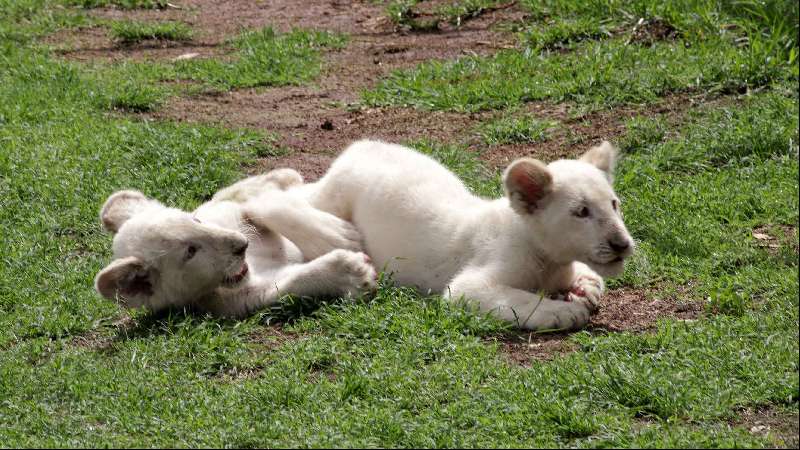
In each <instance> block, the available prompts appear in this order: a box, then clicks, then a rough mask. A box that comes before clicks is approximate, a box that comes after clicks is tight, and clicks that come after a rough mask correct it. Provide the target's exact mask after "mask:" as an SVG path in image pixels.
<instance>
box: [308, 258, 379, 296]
mask: <svg viewBox="0 0 800 450" xmlns="http://www.w3.org/2000/svg"><path fill="white" fill-rule="evenodd" d="M322 258H323V259H325V260H326V263H327V265H328V270H329V273H330V274H331V282H332V283H333V290H334V292H337V293H338V294H340V295H343V296H356V295H359V294H364V293H368V292H372V291H374V290H375V289H376V288H377V278H378V274H377V272H375V268H374V267H372V264H371V260H370V258H369V256H367V255H366V254H365V253H360V252H352V251H349V250H341V249H338V250H334V251H332V252H330V253H328V254H326V255H324V256H323V257H322Z"/></svg>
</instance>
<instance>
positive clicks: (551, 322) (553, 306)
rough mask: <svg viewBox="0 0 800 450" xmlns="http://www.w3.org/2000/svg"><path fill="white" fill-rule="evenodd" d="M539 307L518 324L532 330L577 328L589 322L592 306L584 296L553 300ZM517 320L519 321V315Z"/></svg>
mask: <svg viewBox="0 0 800 450" xmlns="http://www.w3.org/2000/svg"><path fill="white" fill-rule="evenodd" d="M541 308H542V309H541V310H539V311H538V312H537V313H536V314H532V315H531V316H532V317H530V318H529V319H528V320H526V321H525V322H524V323H522V324H520V327H521V328H524V329H528V330H533V331H569V330H578V329H581V328H583V327H585V326H586V324H587V323H589V318H590V317H591V314H592V311H593V308H594V307H593V306H592V305H591V303H589V301H588V300H586V299H585V298H578V299H576V300H572V301H554V302H553V303H548V304H545V305H543V306H541ZM537 309H538V307H537ZM517 321H518V323H519V317H518V318H517Z"/></svg>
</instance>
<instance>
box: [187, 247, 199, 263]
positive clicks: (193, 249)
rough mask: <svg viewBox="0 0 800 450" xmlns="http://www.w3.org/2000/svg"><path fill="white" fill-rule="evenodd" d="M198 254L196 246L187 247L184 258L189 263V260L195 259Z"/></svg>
mask: <svg viewBox="0 0 800 450" xmlns="http://www.w3.org/2000/svg"><path fill="white" fill-rule="evenodd" d="M196 254H197V246H196V245H190V246H188V247H186V256H185V257H184V261H188V260H190V259H192V258H194V255H196Z"/></svg>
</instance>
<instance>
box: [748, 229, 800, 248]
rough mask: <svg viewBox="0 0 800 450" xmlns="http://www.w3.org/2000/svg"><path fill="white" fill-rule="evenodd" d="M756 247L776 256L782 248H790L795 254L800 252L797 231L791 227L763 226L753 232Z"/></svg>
mask: <svg viewBox="0 0 800 450" xmlns="http://www.w3.org/2000/svg"><path fill="white" fill-rule="evenodd" d="M753 238H755V239H756V245H758V246H759V247H762V248H765V249H766V250H767V251H768V252H769V253H771V254H773V255H775V254H777V253H778V252H780V249H781V247H783V246H788V247H790V248H791V249H792V250H793V251H794V253H795V254H797V253H798V252H799V251H800V246H798V239H797V229H796V228H795V227H793V226H790V225H762V226H760V227H756V228H755V229H754V230H753Z"/></svg>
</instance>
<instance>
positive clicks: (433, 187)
mask: <svg viewBox="0 0 800 450" xmlns="http://www.w3.org/2000/svg"><path fill="white" fill-rule="evenodd" d="M615 158H616V150H615V149H614V147H613V146H611V145H610V144H608V143H607V142H604V143H603V144H602V145H601V146H598V147H595V148H593V149H591V150H590V151H589V152H587V153H586V155H584V157H583V158H582V160H560V161H555V162H553V163H551V164H549V165H547V166H545V165H544V164H543V163H541V162H538V161H536V160H532V159H521V160H517V161H515V162H514V163H512V165H511V166H509V168H508V169H507V170H506V173H505V175H504V183H505V186H506V191H507V195H506V197H503V198H500V199H496V200H486V199H481V198H478V197H476V196H474V195H472V194H471V193H470V192H469V191H468V190H467V188H466V187H465V186H464V184H463V183H462V182H461V181H460V180H459V179H458V178H457V177H456V176H455V175H454V174H453V173H451V172H450V171H449V170H447V169H446V168H444V167H443V166H442V165H440V164H439V163H437V162H436V161H434V160H433V159H431V158H429V157H427V156H425V155H422V154H420V153H418V152H416V151H413V150H412V149H409V148H406V147H402V146H399V145H392V144H387V143H383V142H376V141H360V142H356V143H354V144H352V145H351V146H350V147H349V148H348V149H347V150H346V151H345V152H344V153H343V154H342V155H341V156H340V157H339V158H338V159H337V160H336V161H334V163H333V165H332V166H331V168H330V170H329V171H328V173H327V174H326V175H325V176H324V177H323V178H322V179H321V180H320V181H318V182H317V183H313V184H307V185H304V186H302V187H299V188H298V189H297V192H302V193H303V194H304V196H305V198H307V199H308V200H309V202H310V203H311V204H312V205H313V206H315V207H316V208H319V209H322V210H324V211H327V212H330V213H331V214H334V215H336V216H338V217H339V218H341V219H344V220H347V221H350V222H352V223H353V224H354V225H355V226H356V227H357V228H358V229H359V231H361V233H362V235H363V237H364V243H365V251H366V252H367V254H368V255H369V256H370V257H371V258H372V260H373V262H374V264H375V266H376V267H378V268H382V269H383V268H385V269H386V270H387V271H388V272H392V273H393V274H394V280H395V281H396V282H398V283H399V284H400V285H404V286H412V287H416V288H418V289H420V290H422V291H428V292H430V291H433V292H441V293H443V295H444V296H445V297H447V298H450V299H459V298H462V297H463V298H466V299H468V300H471V301H477V303H478V305H479V306H480V308H481V310H484V311H491V312H492V313H493V314H496V315H497V316H498V317H500V318H502V319H504V320H508V321H512V322H514V323H516V324H517V325H518V326H519V327H521V328H525V329H531V330H545V329H571V328H579V327H582V326H584V325H585V324H586V323H587V322H588V320H589V316H590V313H591V312H593V311H594V310H595V308H596V307H597V305H598V302H599V300H600V296H601V295H602V292H603V279H602V278H601V276H600V275H598V272H599V273H600V274H602V275H604V276H613V275H617V274H619V273H620V272H621V271H622V265H623V262H622V260H621V258H624V257H627V256H628V255H630V254H631V252H632V250H633V241H632V239H631V237H630V235H629V234H628V231H627V230H626V228H625V225H624V223H623V221H622V217H621V214H620V212H619V209H618V206H617V205H618V203H619V199H617V197H616V195H615V194H614V191H613V189H612V188H611V185H610V184H609V182H610V180H611V178H612V177H611V172H612V170H613V166H614V161H615ZM583 207H587V208H589V213H590V215H589V216H588V217H577V216H576V214H579V215H580V214H581V210H582V208H583ZM610 242H611V243H613V244H614V245H616V247H617V249H616V250H615V249H614V248H613V247H612V246H611V244H610ZM623 246H624V247H625V248H624V249H623V250H620V248H621V247H623ZM545 294H562V299H561V300H556V299H550V298H545Z"/></svg>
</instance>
